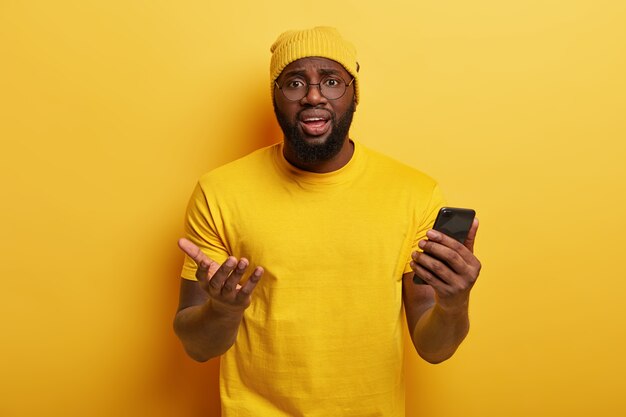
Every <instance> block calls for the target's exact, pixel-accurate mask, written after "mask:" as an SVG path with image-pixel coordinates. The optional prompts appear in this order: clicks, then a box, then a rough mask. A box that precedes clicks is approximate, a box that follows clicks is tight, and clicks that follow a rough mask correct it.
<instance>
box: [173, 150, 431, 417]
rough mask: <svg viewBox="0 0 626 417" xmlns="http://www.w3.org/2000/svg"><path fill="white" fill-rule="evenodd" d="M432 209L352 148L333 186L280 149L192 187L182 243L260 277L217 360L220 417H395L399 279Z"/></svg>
mask: <svg viewBox="0 0 626 417" xmlns="http://www.w3.org/2000/svg"><path fill="white" fill-rule="evenodd" d="M442 205H443V199H442V196H441V194H440V192H439V189H438V187H437V184H436V183H435V181H433V180H432V179H431V178H429V177H428V176H426V175H424V174H422V173H421V172H419V171H417V170H415V169H413V168H410V167H408V166H406V165H403V164H400V163H399V162H396V161H394V160H392V159H390V158H388V157H385V156H383V155H381V154H379V153H377V152H374V151H372V150H370V149H367V148H365V147H364V146H363V145H360V144H359V143H358V142H356V143H355V152H354V155H353V157H352V158H351V160H350V162H349V163H348V164H346V165H345V166H344V167H342V168H341V169H339V170H337V171H335V172H331V173H326V174H316V173H311V172H306V171H302V170H299V169H297V168H295V167H293V166H292V165H290V164H289V163H288V162H287V161H286V160H285V159H284V157H283V153H282V143H281V144H276V145H273V146H270V147H267V148H263V149H260V150H258V151H256V152H253V153H252V154H250V155H248V156H246V157H244V158H241V159H239V160H236V161H234V162H231V163H229V164H227V165H224V166H222V167H220V168H217V169H215V170H213V171H212V172H210V173H208V174H206V175H204V176H203V177H202V178H201V179H200V181H199V183H198V185H197V187H196V189H195V191H194V193H193V195H192V197H191V200H190V202H189V206H188V210H187V217H186V222H185V225H186V234H187V238H189V239H190V240H191V241H193V242H194V243H195V244H197V245H198V246H199V247H200V248H201V249H202V250H203V251H204V252H205V253H206V254H207V255H208V256H209V257H210V258H212V259H214V260H215V261H217V262H219V263H222V262H223V261H224V260H225V259H226V258H227V257H228V256H229V255H233V256H235V257H237V258H240V257H246V258H248V259H249V260H250V263H251V266H252V267H254V266H256V265H261V266H263V268H265V274H264V275H263V278H262V279H261V281H260V282H259V284H258V285H257V288H256V289H255V291H254V293H253V296H252V303H251V305H250V307H249V308H248V309H247V310H246V312H245V314H244V318H243V321H242V323H241V326H240V329H239V333H238V335H237V340H236V342H235V344H234V345H233V346H232V347H231V348H230V349H229V350H228V351H227V352H226V353H225V354H224V355H222V358H221V367H220V391H221V398H222V415H223V417H234V416H239V417H242V416H250V417H265V416H267V417H279V416H322V417H328V416H333V417H337V416H344V415H345V416H351V417H352V416H385V417H391V416H404V376H403V371H402V369H403V346H404V341H403V329H402V323H403V319H402V314H403V313H402V311H403V310H402V275H403V273H404V272H410V271H411V269H410V267H409V261H410V255H411V252H412V251H413V250H415V249H416V248H417V242H418V240H419V239H421V238H422V237H424V235H425V233H426V231H427V230H428V228H430V227H432V224H433V222H434V220H435V217H436V214H437V211H438V209H439V208H440V207H441V206H442ZM194 274H195V265H194V263H193V261H192V260H190V259H186V260H185V264H184V266H183V271H182V276H183V278H186V279H191V280H193V279H195V277H194Z"/></svg>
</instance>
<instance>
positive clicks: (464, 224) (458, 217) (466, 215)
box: [413, 207, 476, 284]
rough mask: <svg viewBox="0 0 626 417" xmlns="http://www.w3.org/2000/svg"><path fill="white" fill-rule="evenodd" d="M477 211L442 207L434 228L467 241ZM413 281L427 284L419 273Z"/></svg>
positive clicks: (454, 237) (460, 240) (414, 276)
mask: <svg viewBox="0 0 626 417" xmlns="http://www.w3.org/2000/svg"><path fill="white" fill-rule="evenodd" d="M474 216H476V212H475V211H474V210H472V209H467V208H458V207H442V208H441V209H439V213H437V218H436V219H435V224H434V225H433V229H434V230H438V231H440V232H441V233H444V234H446V235H448V236H450V237H451V238H453V239H455V240H458V241H459V242H461V243H465V239H467V234H468V233H469V231H470V228H471V227H472V223H473V222H474ZM413 282H414V283H416V284H426V283H425V282H424V281H422V279H421V278H419V277H418V276H417V275H413Z"/></svg>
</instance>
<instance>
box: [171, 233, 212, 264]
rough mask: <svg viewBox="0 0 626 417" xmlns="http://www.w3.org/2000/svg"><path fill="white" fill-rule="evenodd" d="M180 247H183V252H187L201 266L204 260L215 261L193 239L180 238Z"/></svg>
mask: <svg viewBox="0 0 626 417" xmlns="http://www.w3.org/2000/svg"><path fill="white" fill-rule="evenodd" d="M178 247H179V248H181V249H182V251H183V252H185V253H186V254H187V256H189V257H190V258H191V259H193V260H194V262H195V263H196V265H198V266H200V263H202V261H205V260H208V262H206V263H207V264H210V263H211V262H213V261H212V260H211V259H210V258H209V257H208V256H206V255H205V254H204V252H202V250H200V248H199V247H198V246H196V245H195V244H194V243H193V242H192V241H190V240H188V239H185V238H184V237H182V238H180V239H178Z"/></svg>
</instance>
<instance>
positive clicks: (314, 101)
mask: <svg viewBox="0 0 626 417" xmlns="http://www.w3.org/2000/svg"><path fill="white" fill-rule="evenodd" d="M301 101H302V102H303V104H309V105H311V106H316V105H318V104H320V103H326V101H327V100H326V97H324V96H323V95H322V89H321V86H320V83H317V84H309V89H308V90H307V92H306V95H305V96H304V97H302V100H301Z"/></svg>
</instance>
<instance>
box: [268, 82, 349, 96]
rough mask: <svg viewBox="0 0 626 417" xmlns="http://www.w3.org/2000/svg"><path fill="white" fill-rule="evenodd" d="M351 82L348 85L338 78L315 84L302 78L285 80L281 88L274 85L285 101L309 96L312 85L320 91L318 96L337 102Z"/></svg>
mask: <svg viewBox="0 0 626 417" xmlns="http://www.w3.org/2000/svg"><path fill="white" fill-rule="evenodd" d="M353 82H354V78H352V79H351V80H350V82H349V83H346V82H345V81H344V80H342V79H341V78H339V77H325V78H322V80H321V81H320V82H319V83H317V84H313V83H308V82H306V81H305V80H303V79H302V78H290V79H287V80H286V81H285V82H284V83H283V85H282V86H281V85H279V84H278V83H277V82H276V81H274V84H276V87H278V89H279V90H280V91H282V92H283V95H284V96H285V98H286V99H287V100H289V101H300V100H302V99H303V98H304V97H305V96H306V95H307V94H309V87H311V86H314V85H315V86H317V87H318V88H319V89H320V94H321V95H323V96H324V97H326V98H327V99H328V100H337V99H338V98H341V97H343V95H344V94H346V90H347V89H348V87H349V86H350V85H352V83H353Z"/></svg>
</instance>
